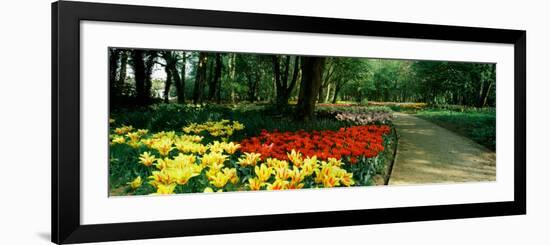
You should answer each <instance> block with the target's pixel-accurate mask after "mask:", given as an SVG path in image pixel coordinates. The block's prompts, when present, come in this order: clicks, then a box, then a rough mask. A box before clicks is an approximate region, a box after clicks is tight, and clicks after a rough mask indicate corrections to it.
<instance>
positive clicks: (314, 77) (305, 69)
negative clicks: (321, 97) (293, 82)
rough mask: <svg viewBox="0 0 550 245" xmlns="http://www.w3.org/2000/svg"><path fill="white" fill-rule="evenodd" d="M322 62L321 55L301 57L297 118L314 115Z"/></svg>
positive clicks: (301, 118)
mask: <svg viewBox="0 0 550 245" xmlns="http://www.w3.org/2000/svg"><path fill="white" fill-rule="evenodd" d="M324 62H325V58H322V57H303V58H302V81H301V83H300V96H299V97H298V105H297V108H296V109H297V111H296V115H297V119H299V120H310V119H313V117H314V113H315V104H316V101H317V96H318V94H319V87H320V86H321V79H322V72H323V65H324Z"/></svg>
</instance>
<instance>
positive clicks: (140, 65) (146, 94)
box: [131, 49, 157, 105]
mask: <svg viewBox="0 0 550 245" xmlns="http://www.w3.org/2000/svg"><path fill="white" fill-rule="evenodd" d="M131 56H132V61H131V64H132V68H133V70H134V79H135V82H136V103H137V104H138V105H146V104H149V103H150V102H151V87H152V82H151V74H152V73H153V66H154V64H155V59H156V56H157V52H156V51H144V50H139V49H134V50H132V55H131Z"/></svg>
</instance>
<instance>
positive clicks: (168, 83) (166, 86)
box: [164, 61, 173, 103]
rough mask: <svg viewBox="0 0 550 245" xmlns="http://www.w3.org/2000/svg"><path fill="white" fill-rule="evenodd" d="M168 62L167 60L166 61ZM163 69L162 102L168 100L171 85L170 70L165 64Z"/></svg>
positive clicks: (167, 101)
mask: <svg viewBox="0 0 550 245" xmlns="http://www.w3.org/2000/svg"><path fill="white" fill-rule="evenodd" d="M166 63H168V61H166ZM164 71H165V72H166V82H165V83H164V103H169V102H170V86H172V76H173V74H172V70H171V69H170V67H169V66H168V64H166V66H165V67H164Z"/></svg>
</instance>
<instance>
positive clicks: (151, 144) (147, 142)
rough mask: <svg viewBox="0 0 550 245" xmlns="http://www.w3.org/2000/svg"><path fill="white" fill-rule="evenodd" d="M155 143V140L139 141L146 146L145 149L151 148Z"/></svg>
mask: <svg viewBox="0 0 550 245" xmlns="http://www.w3.org/2000/svg"><path fill="white" fill-rule="evenodd" d="M155 142H157V140H156V139H141V143H143V144H144V145H145V146H147V148H152V147H153V144H154V143H155Z"/></svg>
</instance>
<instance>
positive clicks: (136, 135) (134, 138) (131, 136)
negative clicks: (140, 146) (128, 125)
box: [126, 132, 139, 142]
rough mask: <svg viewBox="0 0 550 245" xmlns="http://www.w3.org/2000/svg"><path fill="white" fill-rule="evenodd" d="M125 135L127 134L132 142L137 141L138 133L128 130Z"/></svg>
mask: <svg viewBox="0 0 550 245" xmlns="http://www.w3.org/2000/svg"><path fill="white" fill-rule="evenodd" d="M126 136H128V138H130V141H132V142H138V141H139V134H138V133H137V132H128V133H127V134H126Z"/></svg>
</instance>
